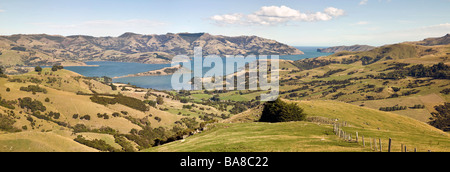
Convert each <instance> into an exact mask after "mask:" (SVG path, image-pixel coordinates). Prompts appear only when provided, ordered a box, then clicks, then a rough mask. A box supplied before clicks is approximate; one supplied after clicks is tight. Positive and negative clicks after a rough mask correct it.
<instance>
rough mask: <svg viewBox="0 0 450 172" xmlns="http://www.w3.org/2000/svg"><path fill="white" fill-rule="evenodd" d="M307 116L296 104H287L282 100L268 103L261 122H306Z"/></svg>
mask: <svg viewBox="0 0 450 172" xmlns="http://www.w3.org/2000/svg"><path fill="white" fill-rule="evenodd" d="M305 119H306V114H305V113H304V112H303V109H302V108H300V107H298V105H297V104H294V103H286V102H284V101H282V100H281V99H277V100H275V101H274V102H267V103H266V104H265V105H264V110H263V113H262V115H261V119H260V120H259V121H260V122H289V121H304V120H305Z"/></svg>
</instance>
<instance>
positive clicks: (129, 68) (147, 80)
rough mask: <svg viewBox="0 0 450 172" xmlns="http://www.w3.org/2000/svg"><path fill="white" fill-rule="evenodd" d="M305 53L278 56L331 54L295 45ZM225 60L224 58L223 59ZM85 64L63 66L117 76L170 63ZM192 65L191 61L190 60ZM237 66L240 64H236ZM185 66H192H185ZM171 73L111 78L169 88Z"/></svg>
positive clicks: (90, 74) (294, 57)
mask: <svg viewBox="0 0 450 172" xmlns="http://www.w3.org/2000/svg"><path fill="white" fill-rule="evenodd" d="M295 48H297V49H299V50H301V51H303V52H304V53H305V54H303V55H285V56H280V59H282V60H293V61H295V60H301V59H307V58H315V57H320V56H327V55H331V53H320V52H317V48H323V47H295ZM224 61H225V60H224ZM86 64H87V65H95V66H67V67H64V68H65V69H67V70H70V71H73V72H76V73H79V74H81V75H84V76H87V77H96V76H98V77H101V76H107V77H111V78H113V77H119V76H125V75H129V74H136V73H142V72H147V71H151V70H158V69H162V68H165V67H170V66H171V64H141V63H125V62H109V61H95V62H86ZM191 64H192V65H193V63H192V62H191ZM237 67H238V68H240V67H242V66H237ZM187 68H190V69H191V68H192V66H191V67H189V66H187ZM209 69H210V68H203V74H205V73H206V72H207V71H209ZM233 72H234V71H228V72H226V69H224V73H226V74H229V73H233ZM171 79H172V76H171V75H167V76H141V77H127V78H118V79H113V82H118V83H130V84H132V85H136V86H138V87H142V88H152V89H157V90H171V89H172V85H171Z"/></svg>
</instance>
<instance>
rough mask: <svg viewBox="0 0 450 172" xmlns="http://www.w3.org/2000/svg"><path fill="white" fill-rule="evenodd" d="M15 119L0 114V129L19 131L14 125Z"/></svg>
mask: <svg viewBox="0 0 450 172" xmlns="http://www.w3.org/2000/svg"><path fill="white" fill-rule="evenodd" d="M14 123H16V121H15V120H13V119H11V118H9V117H8V116H4V115H2V114H0V130H1V131H7V132H20V131H21V130H20V129H18V128H15V127H14Z"/></svg>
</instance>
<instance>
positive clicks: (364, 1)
mask: <svg viewBox="0 0 450 172" xmlns="http://www.w3.org/2000/svg"><path fill="white" fill-rule="evenodd" d="M367 2H369V0H362V1H361V2H359V5H367Z"/></svg>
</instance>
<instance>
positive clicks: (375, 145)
mask: <svg viewBox="0 0 450 172" xmlns="http://www.w3.org/2000/svg"><path fill="white" fill-rule="evenodd" d="M373 145H374V146H373V147H374V148H375V152H376V151H377V149H378V145H377V139H376V138H373Z"/></svg>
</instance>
